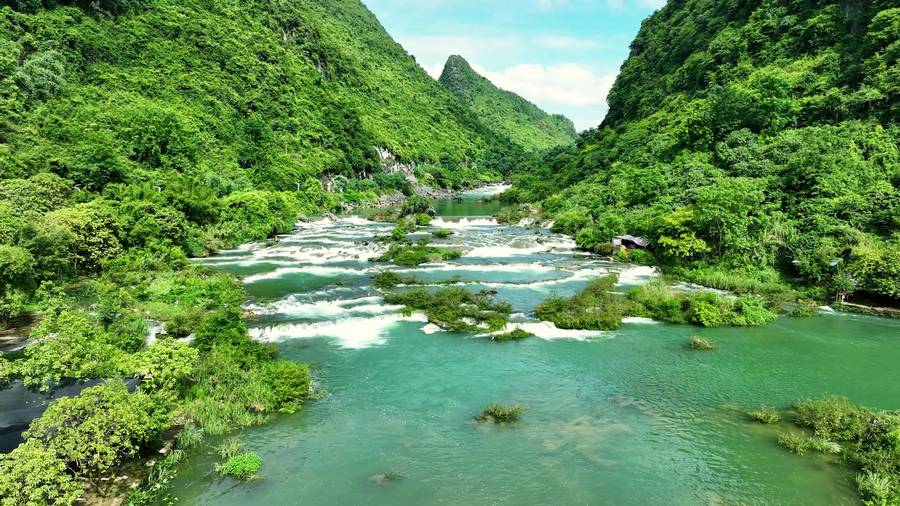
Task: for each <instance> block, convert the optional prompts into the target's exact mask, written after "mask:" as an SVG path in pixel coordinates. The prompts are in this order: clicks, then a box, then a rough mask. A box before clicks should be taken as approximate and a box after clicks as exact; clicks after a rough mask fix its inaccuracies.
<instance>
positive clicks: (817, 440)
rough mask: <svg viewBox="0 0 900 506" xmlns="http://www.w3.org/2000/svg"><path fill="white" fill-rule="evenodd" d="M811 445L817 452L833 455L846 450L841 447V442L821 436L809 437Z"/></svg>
mask: <svg viewBox="0 0 900 506" xmlns="http://www.w3.org/2000/svg"><path fill="white" fill-rule="evenodd" d="M809 447H810V449H812V450H815V451H817V452H821V453H829V454H832V455H837V454H838V453H841V452H842V451H844V449H843V447H841V445H840V444H839V443H836V442H834V441H831V440H829V439H828V438H824V437H820V436H814V437H811V438H809Z"/></svg>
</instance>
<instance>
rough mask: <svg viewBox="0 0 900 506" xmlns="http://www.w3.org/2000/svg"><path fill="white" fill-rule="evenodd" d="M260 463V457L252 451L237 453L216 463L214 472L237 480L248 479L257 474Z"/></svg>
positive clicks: (260, 467)
mask: <svg viewBox="0 0 900 506" xmlns="http://www.w3.org/2000/svg"><path fill="white" fill-rule="evenodd" d="M262 464H263V462H262V459H261V458H260V457H259V455H257V454H256V453H254V452H245V453H239V454H237V455H234V456H232V457H229V458H228V460H226V461H225V462H224V463H222V464H216V472H217V473H219V474H221V475H222V476H230V477H232V478H234V479H236V480H238V481H248V480H252V479H255V478H256V477H257V476H258V474H259V471H260V470H261V469H262Z"/></svg>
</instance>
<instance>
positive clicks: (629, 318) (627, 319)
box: [622, 316, 659, 325]
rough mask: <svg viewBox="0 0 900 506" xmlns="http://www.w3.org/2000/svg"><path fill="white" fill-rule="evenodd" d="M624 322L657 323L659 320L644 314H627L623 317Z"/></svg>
mask: <svg viewBox="0 0 900 506" xmlns="http://www.w3.org/2000/svg"><path fill="white" fill-rule="evenodd" d="M622 323H640V324H644V325H657V324H659V322H658V321H656V320H654V319H653V318H644V317H642V316H626V317H625V318H622Z"/></svg>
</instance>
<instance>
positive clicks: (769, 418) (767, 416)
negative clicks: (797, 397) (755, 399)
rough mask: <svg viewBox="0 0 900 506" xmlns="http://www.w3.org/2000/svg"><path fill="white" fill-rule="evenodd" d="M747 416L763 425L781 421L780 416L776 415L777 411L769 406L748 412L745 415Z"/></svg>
mask: <svg viewBox="0 0 900 506" xmlns="http://www.w3.org/2000/svg"><path fill="white" fill-rule="evenodd" d="M747 416H749V417H750V418H751V419H753V420H755V421H757V422H759V423H764V424H775V423H778V422H780V421H781V415H780V414H779V413H778V410H777V409H775V408H773V407H770V406H763V407H761V408H759V409H756V410H753V411H750V412H748V413H747Z"/></svg>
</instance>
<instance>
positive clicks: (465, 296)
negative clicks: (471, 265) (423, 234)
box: [384, 287, 512, 333]
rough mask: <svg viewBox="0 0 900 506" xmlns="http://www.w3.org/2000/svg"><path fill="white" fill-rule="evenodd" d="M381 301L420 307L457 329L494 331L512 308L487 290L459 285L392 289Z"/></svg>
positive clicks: (414, 308)
mask: <svg viewBox="0 0 900 506" xmlns="http://www.w3.org/2000/svg"><path fill="white" fill-rule="evenodd" d="M384 301H385V302H387V303H388V304H399V305H403V306H405V307H406V311H407V312H412V311H421V312H423V313H425V316H427V317H428V321H429V322H431V323H434V324H435V325H438V326H439V327H441V328H443V329H445V330H452V331H456V332H480V333H486V332H497V331H499V330H502V329H503V328H505V327H506V324H507V322H508V321H509V314H510V312H511V311H512V308H511V307H510V305H509V304H508V303H506V302H495V301H494V300H493V298H492V294H491V293H489V292H477V293H475V292H471V291H469V290H466V289H465V288H460V287H452V288H444V289H442V290H438V291H434V292H432V291H428V290H426V289H424V288H417V289H414V290H406V291H399V292H392V293H388V294H386V295H385V297H384Z"/></svg>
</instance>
